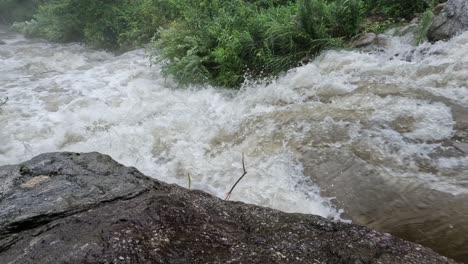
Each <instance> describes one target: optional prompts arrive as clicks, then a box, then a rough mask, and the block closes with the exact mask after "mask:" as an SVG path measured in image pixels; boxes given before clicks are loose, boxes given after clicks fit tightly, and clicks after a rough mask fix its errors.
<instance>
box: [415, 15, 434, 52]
mask: <svg viewBox="0 0 468 264" xmlns="http://www.w3.org/2000/svg"><path fill="white" fill-rule="evenodd" d="M433 19H434V13H433V12H432V10H427V11H426V12H424V14H423V15H422V17H421V22H420V23H419V27H418V31H417V35H416V44H421V43H422V42H423V41H425V40H426V39H427V33H428V32H429V28H430V27H431V25H432V21H433Z"/></svg>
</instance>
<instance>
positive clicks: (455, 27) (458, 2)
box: [428, 0, 468, 41]
mask: <svg viewBox="0 0 468 264" xmlns="http://www.w3.org/2000/svg"><path fill="white" fill-rule="evenodd" d="M435 13H436V17H435V18H434V22H433V23H432V26H431V28H430V29H429V33H428V38H429V39H430V40H433V41H436V40H446V39H449V38H451V37H453V36H455V35H457V34H459V33H461V32H463V31H466V30H468V1H466V0H449V1H447V2H446V3H443V4H440V5H439V6H437V7H436V8H435Z"/></svg>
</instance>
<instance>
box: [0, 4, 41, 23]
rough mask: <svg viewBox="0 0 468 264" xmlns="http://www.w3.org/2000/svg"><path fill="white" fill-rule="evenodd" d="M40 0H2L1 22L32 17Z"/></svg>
mask: <svg viewBox="0 0 468 264" xmlns="http://www.w3.org/2000/svg"><path fill="white" fill-rule="evenodd" d="M38 2H39V1H38V0H0V22H1V23H4V24H7V23H12V22H15V21H18V22H20V21H25V20H29V19H31V18H32V16H33V14H34V12H35V11H36V7H37V4H38Z"/></svg>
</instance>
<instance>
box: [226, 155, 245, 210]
mask: <svg viewBox="0 0 468 264" xmlns="http://www.w3.org/2000/svg"><path fill="white" fill-rule="evenodd" d="M242 169H244V173H243V174H242V176H240V178H239V179H238V180H237V181H236V183H234V185H233V186H232V188H231V190H230V191H229V192H228V194H227V195H226V198H225V199H224V200H225V201H227V200H229V198H230V197H231V194H232V191H234V188H236V186H237V184H238V183H239V182H240V181H241V180H242V179H243V178H244V177H245V175H246V174H247V171H246V170H245V162H244V152H242Z"/></svg>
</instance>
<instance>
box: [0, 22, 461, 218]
mask: <svg viewBox="0 0 468 264" xmlns="http://www.w3.org/2000/svg"><path fill="white" fill-rule="evenodd" d="M0 31H1V30H0ZM2 34H3V35H2ZM0 38H2V40H4V41H5V42H6V43H7V44H6V45H0V99H1V98H3V97H6V96H7V97H8V98H9V101H8V102H7V104H6V105H4V106H3V107H2V108H3V112H2V113H1V114H0V165H4V164H13V163H18V162H21V161H25V160H28V159H30V158H31V157H33V156H35V155H37V154H40V153H43V152H52V151H79V152H90V151H98V152H101V153H105V154H109V155H111V156H112V157H113V158H114V159H116V160H117V161H119V162H121V163H123V164H125V165H129V166H134V167H136V168H138V169H139V170H141V171H142V172H143V173H145V174H147V175H150V176H154V177H156V178H158V179H160V180H163V181H166V182H170V183H177V184H179V185H182V186H187V175H191V178H192V187H193V188H196V189H202V190H205V191H207V192H210V193H212V194H214V195H216V196H218V197H224V196H225V195H226V192H227V191H228V190H229V188H230V187H231V186H232V184H233V183H234V182H235V181H236V180H237V178H238V177H239V176H240V175H241V174H242V165H241V153H242V152H245V155H246V157H245V160H246V166H247V171H248V174H247V176H246V178H245V179H244V180H243V181H242V182H241V183H240V184H239V186H238V187H237V188H236V190H235V192H234V194H233V195H232V200H240V201H245V202H249V203H254V204H259V205H263V206H269V207H273V208H276V209H280V210H283V211H288V212H302V213H312V214H318V215H322V216H325V217H330V218H334V219H340V213H341V211H340V210H339V208H336V207H334V206H333V205H332V204H331V202H330V198H327V197H323V196H321V194H320V189H319V188H318V186H317V185H316V184H314V182H313V181H312V180H311V179H310V178H309V177H307V176H306V175H304V169H303V164H301V162H300V161H299V158H298V157H299V156H300V155H299V154H298V153H300V152H301V149H302V148H303V147H309V148H312V149H317V150H320V149H330V148H331V149H339V150H343V151H349V150H350V149H353V151H356V152H358V153H360V154H362V153H370V154H371V155H370V156H369V157H368V159H366V158H364V156H365V155H364V154H362V155H361V156H360V157H361V158H362V159H363V160H366V161H367V162H368V163H369V166H374V165H375V168H378V169H379V170H383V171H390V172H392V174H394V175H396V176H395V177H403V178H404V177H407V178H409V179H411V181H415V182H418V183H421V184H427V185H429V186H430V188H433V189H436V190H438V191H441V192H446V193H450V194H453V195H459V194H466V193H468V166H467V156H466V155H458V156H453V157H452V156H450V157H446V156H444V155H440V156H437V155H435V156H434V155H432V156H431V154H434V153H435V152H437V149H439V148H441V147H445V146H443V145H442V143H441V142H442V141H444V140H448V141H450V140H451V138H452V136H453V135H454V134H456V129H455V124H456V122H458V120H456V118H455V117H454V116H453V114H452V111H451V107H452V106H453V105H457V106H458V107H459V108H461V109H464V110H466V109H467V107H468V85H467V84H468V33H466V34H463V35H461V36H459V37H457V38H455V39H453V40H451V41H450V42H447V43H438V44H436V45H432V46H431V45H429V44H424V45H423V46H421V47H419V48H418V49H417V50H416V51H415V52H414V54H413V56H412V58H411V60H410V61H408V56H409V55H408V54H411V53H410V51H411V50H412V49H413V48H412V47H411V46H410V45H408V44H405V43H404V42H402V41H401V39H397V38H395V39H393V40H392V42H391V43H390V44H389V48H388V50H387V51H385V52H383V53H375V54H366V53H360V52H357V51H330V52H326V53H324V54H323V55H322V56H320V57H319V58H317V59H316V60H315V61H314V62H313V63H311V64H309V65H305V66H303V67H300V68H298V69H295V70H293V71H291V72H289V73H287V74H285V75H284V76H282V77H281V78H279V79H278V80H277V81H275V82H274V83H272V84H269V85H246V86H245V87H244V88H243V89H242V90H241V91H240V92H234V91H227V90H220V89H214V88H210V87H205V88H198V89H190V90H183V89H177V87H176V85H175V84H174V83H173V82H172V81H171V80H166V79H164V78H163V77H162V76H161V74H160V73H159V69H158V67H157V66H153V67H152V68H150V67H149V63H148V59H147V58H146V57H145V53H144V51H141V50H138V51H132V52H129V53H126V54H123V55H120V56H114V55H112V54H109V53H106V52H100V51H91V50H88V49H86V48H85V47H83V46H80V45H77V44H69V45H59V44H51V43H47V42H43V41H32V40H25V39H24V38H22V37H21V36H19V35H15V34H11V33H7V32H6V31H5V30H3V31H2V32H0ZM396 54H398V55H397V56H395V55H396ZM440 97H442V98H443V100H439V99H437V98H440ZM436 99H437V100H436ZM444 100H445V101H447V102H450V105H448V104H445V103H444V102H445V101H444ZM465 113H468V112H465ZM421 160H423V161H424V162H425V163H424V164H425V165H424V166H426V165H427V163H430V165H431V166H432V167H435V168H436V171H437V172H435V171H422V169H421V168H422V167H423V165H421V164H422V163H420V161H421ZM325 173H326V172H325ZM358 176H359V175H357V176H356V177H358Z"/></svg>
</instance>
